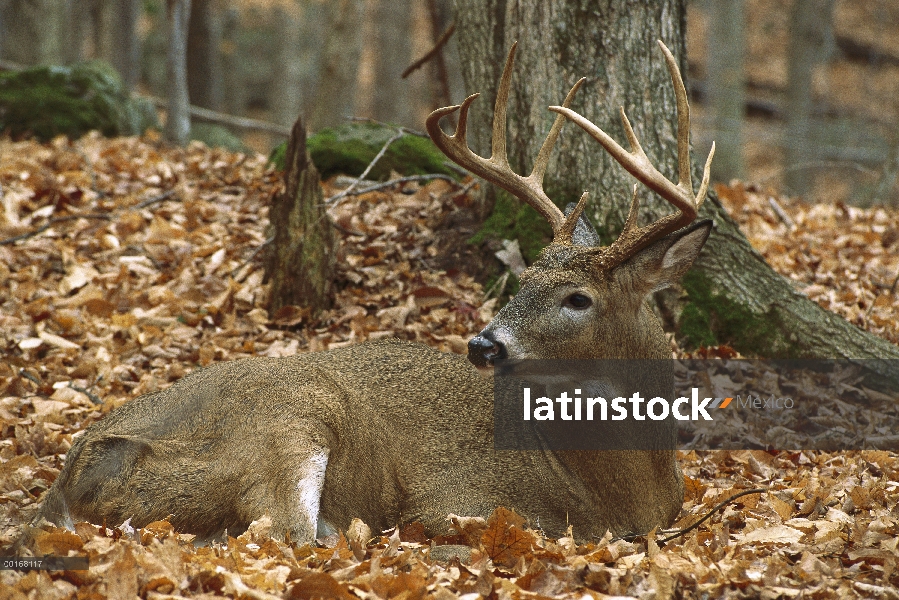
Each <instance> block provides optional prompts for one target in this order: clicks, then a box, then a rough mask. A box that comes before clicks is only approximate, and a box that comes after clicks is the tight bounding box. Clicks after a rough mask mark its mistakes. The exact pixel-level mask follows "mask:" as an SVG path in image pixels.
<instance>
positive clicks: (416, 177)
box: [347, 173, 459, 196]
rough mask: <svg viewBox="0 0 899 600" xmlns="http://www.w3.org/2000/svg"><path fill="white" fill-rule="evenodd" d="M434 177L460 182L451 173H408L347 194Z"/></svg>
mask: <svg viewBox="0 0 899 600" xmlns="http://www.w3.org/2000/svg"><path fill="white" fill-rule="evenodd" d="M432 179H443V180H444V181H449V182H450V183H455V184H458V183H459V182H458V181H456V180H455V179H453V178H452V177H450V176H449V175H443V174H442V173H430V174H427V175H407V176H405V177H397V178H396V179H391V180H390V181H384V182H382V183H376V184H375V185H370V186H368V187H366V188H362V189H361V190H353V191H352V192H351V193H350V194H347V195H349V196H359V195H362V194H367V193H368V192H376V191H378V190H383V189H384V188H389V187H391V186H394V185H397V184H400V183H409V182H412V181H431V180H432Z"/></svg>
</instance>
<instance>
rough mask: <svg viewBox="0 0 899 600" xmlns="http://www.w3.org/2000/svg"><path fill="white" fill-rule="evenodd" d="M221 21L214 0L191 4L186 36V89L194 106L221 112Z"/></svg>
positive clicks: (196, 0) (196, 1)
mask: <svg viewBox="0 0 899 600" xmlns="http://www.w3.org/2000/svg"><path fill="white" fill-rule="evenodd" d="M221 39H222V28H221V20H220V19H219V15H218V13H217V6H216V2H215V0H191V6H190V24H189V26H188V33H187V89H188V95H189V96H190V101H191V103H192V104H194V105H195V106H201V107H203V108H208V109H211V110H221V109H222V62H221V55H220V53H219V46H220V44H221Z"/></svg>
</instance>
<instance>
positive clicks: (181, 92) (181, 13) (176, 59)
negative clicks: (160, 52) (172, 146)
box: [165, 0, 190, 146]
mask: <svg viewBox="0 0 899 600" xmlns="http://www.w3.org/2000/svg"><path fill="white" fill-rule="evenodd" d="M166 9H167V13H166V14H167V17H168V27H169V29H168V31H169V35H168V56H167V60H166V65H167V66H166V72H167V74H168V79H167V86H166V87H167V89H166V91H167V94H168V114H167V115H166V120H165V137H166V138H167V139H168V140H169V141H171V142H174V143H176V144H180V145H182V146H183V145H184V144H186V143H187V138H188V136H189V135H190V99H189V97H188V93H187V29H188V19H189V18H190V0H167V2H166Z"/></svg>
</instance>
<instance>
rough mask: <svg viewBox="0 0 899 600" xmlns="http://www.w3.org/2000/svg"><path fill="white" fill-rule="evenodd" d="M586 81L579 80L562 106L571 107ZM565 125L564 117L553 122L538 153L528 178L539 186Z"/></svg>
mask: <svg viewBox="0 0 899 600" xmlns="http://www.w3.org/2000/svg"><path fill="white" fill-rule="evenodd" d="M585 81H587V78H586V77H581V78H580V79H578V80H577V82H576V83H575V84H574V85H573V86H572V87H571V91H569V92H568V95H567V96H565V101H564V102H563V103H562V106H564V107H565V108H568V107H569V106H570V105H571V101H572V100H573V99H574V95H575V94H576V93H577V91H578V90H579V89H580V87H581V86H582V85H583V84H584V82H585ZM564 124H565V117H564V116H563V115H559V116H557V117H556V120H555V121H553V126H552V127H551V128H550V130H549V135H547V136H546V139H545V140H543V145H542V146H540V152H538V153H537V161H536V162H535V163H534V170H533V171H531V174H530V176H529V177H528V178H529V179H532V180H533V181H534V182H535V183H537V185H543V175H544V174H545V173H546V166H547V165H548V164H549V155H550V154H551V153H552V150H553V146H555V145H556V140H557V139H559V133H560V132H561V131H562V125H564Z"/></svg>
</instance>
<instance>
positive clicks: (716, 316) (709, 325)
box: [678, 269, 798, 358]
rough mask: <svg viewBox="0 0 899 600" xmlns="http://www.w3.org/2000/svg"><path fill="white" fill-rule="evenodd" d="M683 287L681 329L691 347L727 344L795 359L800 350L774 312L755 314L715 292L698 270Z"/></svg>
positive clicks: (763, 354)
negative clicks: (685, 294)
mask: <svg viewBox="0 0 899 600" xmlns="http://www.w3.org/2000/svg"><path fill="white" fill-rule="evenodd" d="M681 283H682V285H683V287H684V289H685V290H686V292H687V297H688V302H687V304H686V306H684V308H683V310H682V312H681V317H680V323H679V324H678V328H679V330H680V334H681V335H682V336H683V338H684V340H685V341H686V343H687V344H688V345H689V346H690V347H694V348H697V347H700V346H713V345H717V344H727V345H729V346H731V347H733V348H735V349H736V350H739V351H740V352H742V353H744V354H747V355H755V356H760V357H764V358H794V357H796V356H797V354H798V351H797V349H796V348H795V347H794V346H793V344H791V343H790V342H789V340H787V339H786V338H785V337H784V335H783V333H782V331H783V328H782V327H780V323H779V319H778V317H777V316H776V315H775V314H774V313H773V312H771V311H769V312H768V313H765V314H758V313H754V312H752V311H751V310H749V309H748V308H746V307H745V306H744V305H742V304H740V303H739V302H737V301H736V300H734V299H733V298H731V297H730V296H728V295H727V294H726V293H723V292H721V291H718V290H715V289H713V285H712V283H711V281H710V280H709V278H708V277H707V276H706V275H704V274H703V273H701V272H699V271H698V270H697V269H693V270H691V271H690V272H688V273H687V274H686V275H685V276H684V277H683V279H682V280H681Z"/></svg>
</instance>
